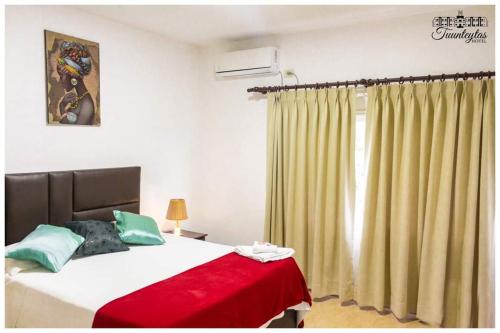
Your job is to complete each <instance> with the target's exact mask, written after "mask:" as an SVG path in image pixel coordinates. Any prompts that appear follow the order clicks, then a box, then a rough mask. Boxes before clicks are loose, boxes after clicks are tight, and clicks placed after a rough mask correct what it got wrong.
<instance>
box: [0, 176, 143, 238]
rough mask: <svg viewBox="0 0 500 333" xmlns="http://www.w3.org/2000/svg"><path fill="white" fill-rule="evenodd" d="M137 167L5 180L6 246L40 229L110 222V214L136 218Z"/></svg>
mask: <svg viewBox="0 0 500 333" xmlns="http://www.w3.org/2000/svg"><path fill="white" fill-rule="evenodd" d="M140 183H141V168H140V167H126V168H111V169H93V170H73V171H54V172H36V173H22V174H7V175H5V243H6V244H7V245H8V244H12V243H15V242H18V241H20V240H21V239H23V238H24V237H25V236H26V235H27V234H29V233H30V232H31V231H33V230H34V229H35V227H36V226H37V225H39V224H53V225H63V224H64V222H66V221H71V220H80V221H81V220H88V219H97V220H103V221H113V220H114V217H113V210H114V209H119V210H123V211H128V212H132V213H139V208H140Z"/></svg>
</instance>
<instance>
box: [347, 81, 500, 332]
mask: <svg viewBox="0 0 500 333" xmlns="http://www.w3.org/2000/svg"><path fill="white" fill-rule="evenodd" d="M367 112H368V117H367V149H368V153H367V156H368V175H367V189H366V199H365V217H364V229H363V237H362V247H361V255H360V264H359V276H358V279H357V296H356V299H357V301H358V304H359V305H361V306H373V307H375V308H376V309H377V310H380V311H382V310H383V309H384V308H390V309H391V310H392V312H393V313H394V314H395V315H396V316H397V317H398V318H406V317H408V316H409V314H416V316H417V317H418V318H419V319H420V320H423V321H425V322H428V323H431V324H434V325H443V326H446V327H477V326H479V327H493V325H494V296H493V295H494V275H493V272H494V267H493V263H494V259H493V254H494V253H493V252H494V249H493V220H494V80H468V81H455V82H438V83H423V84H404V85H383V86H375V87H370V88H368V111H367Z"/></svg>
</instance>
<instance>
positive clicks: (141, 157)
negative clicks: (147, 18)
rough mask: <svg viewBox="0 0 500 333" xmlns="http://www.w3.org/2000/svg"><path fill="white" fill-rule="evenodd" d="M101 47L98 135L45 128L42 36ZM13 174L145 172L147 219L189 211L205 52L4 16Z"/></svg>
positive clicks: (24, 14) (72, 24) (95, 24)
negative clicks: (177, 200) (174, 203)
mask: <svg viewBox="0 0 500 333" xmlns="http://www.w3.org/2000/svg"><path fill="white" fill-rule="evenodd" d="M44 29H48V30H52V31H56V32H60V33H64V34H68V35H73V36H77V37H81V38H84V39H88V40H92V41H96V42H98V43H99V44H100V69H101V75H100V83H101V115H102V117H101V119H102V121H101V123H102V124H101V126H100V127H81V126H74V127H73V126H70V127H67V126H59V127H57V126H47V125H46V120H45V119H46V109H45V106H46V102H45V67H44V66H45V62H44V61H45V60H44V36H43V30H44ZM5 30H6V42H5V49H6V79H5V85H6V101H5V108H6V115H5V129H6V141H5V146H6V147H5V154H6V156H5V157H6V158H5V169H6V172H8V173H10V172H32V171H46V170H68V169H86V168H103V167H118V166H131V165H140V166H142V188H141V196H142V200H141V204H142V207H141V211H142V212H143V213H145V214H149V215H151V216H153V217H155V218H156V220H157V221H158V222H160V223H163V221H164V217H165V213H166V208H167V204H168V199H169V198H172V197H184V198H187V200H188V202H190V197H191V185H192V184H191V181H192V174H193V172H194V171H193V169H192V167H193V166H194V165H195V164H196V161H197V159H196V158H195V154H194V152H193V148H194V147H195V144H196V141H197V137H196V135H195V132H196V131H195V128H196V119H197V118H196V114H195V112H194V110H196V109H197V107H196V103H197V101H196V98H194V97H193V95H194V93H195V92H196V91H197V90H199V89H198V82H199V81H198V69H197V66H198V64H199V52H198V49H197V48H195V47H193V46H189V45H186V44H182V43H179V42H175V41H172V40H168V39H166V38H163V37H160V36H158V35H155V34H151V33H146V32H142V31H140V30H137V29H134V28H130V27H128V26H125V25H121V24H118V23H114V22H112V21H109V20H105V19H101V18H99V17H97V16H93V15H89V14H86V13H84V12H81V11H78V10H75V9H73V8H71V7H62V6H61V7H58V6H7V7H6V25H5Z"/></svg>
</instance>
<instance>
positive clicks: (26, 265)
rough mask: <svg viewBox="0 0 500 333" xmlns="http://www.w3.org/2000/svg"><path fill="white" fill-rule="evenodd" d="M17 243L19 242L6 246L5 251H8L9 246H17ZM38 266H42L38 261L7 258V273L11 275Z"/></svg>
mask: <svg viewBox="0 0 500 333" xmlns="http://www.w3.org/2000/svg"><path fill="white" fill-rule="evenodd" d="M16 244H17V243H15V244H11V245H9V246H6V247H5V251H7V250H8V249H9V248H13V247H15V246H16ZM37 267H40V264H39V263H37V262H36V261H31V260H17V259H12V258H5V274H7V275H9V276H14V275H16V274H17V273H19V272H22V271H26V270H28V269H33V268H37Z"/></svg>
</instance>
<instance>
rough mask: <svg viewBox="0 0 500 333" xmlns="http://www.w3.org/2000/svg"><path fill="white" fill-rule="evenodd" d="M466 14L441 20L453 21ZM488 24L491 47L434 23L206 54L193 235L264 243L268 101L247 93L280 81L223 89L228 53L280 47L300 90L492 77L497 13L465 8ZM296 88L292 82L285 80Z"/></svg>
mask: <svg viewBox="0 0 500 333" xmlns="http://www.w3.org/2000/svg"><path fill="white" fill-rule="evenodd" d="M462 8H463V6H459V7H453V6H450V10H449V11H447V12H445V13H442V14H444V15H446V16H454V15H456V14H457V10H458V9H462ZM465 14H466V15H474V16H475V15H481V16H487V17H488V19H489V27H488V28H487V29H486V31H487V33H488V38H487V40H488V42H487V43H486V44H466V43H464V42H463V41H461V40H441V41H435V40H433V39H432V38H431V36H430V35H431V32H432V31H433V28H432V24H431V22H432V18H433V16H434V15H429V14H427V15H421V16H414V17H410V18H406V19H404V20H401V21H399V20H393V21H386V22H375V23H366V24H358V25H355V26H350V27H345V28H343V29H335V30H330V31H321V32H308V33H301V34H293V35H288V36H275V37H270V38H260V39H253V40H246V41H241V42H237V43H232V44H227V45H221V46H219V47H211V48H206V49H204V50H203V64H202V68H201V71H202V74H201V79H200V81H201V82H202V83H203V84H204V87H205V88H204V89H203V90H202V93H203V94H204V95H203V98H202V102H203V107H202V109H201V111H202V113H201V114H200V116H201V117H202V118H201V119H202V120H201V124H202V127H201V128H200V135H201V138H200V144H199V145H198V146H197V148H198V150H197V153H196V155H197V156H196V158H197V160H198V161H199V162H198V163H197V164H196V165H195V168H196V169H195V172H194V176H195V178H194V184H195V185H194V188H195V190H194V192H193V200H192V202H191V217H192V219H191V221H192V222H191V223H192V225H193V228H195V229H199V230H204V231H207V232H208V233H209V234H210V235H211V240H214V241H219V242H227V243H231V244H237V243H248V242H251V241H253V240H257V239H261V238H262V237H263V224H264V208H265V178H266V174H265V165H266V160H265V159H266V153H265V149H266V101H265V99H256V98H258V97H257V96H254V95H251V94H248V93H246V89H247V88H249V87H253V86H262V85H277V84H279V77H271V78H254V79H233V80H226V81H217V80H215V79H214V76H213V65H214V60H215V59H216V57H217V54H218V52H220V51H221V50H223V49H244V48H251V47H260V46H278V47H279V48H280V55H281V68H282V69H286V68H293V69H295V71H296V73H297V75H298V76H299V78H300V81H301V83H306V82H308V83H314V82H324V81H336V80H346V79H349V80H356V79H360V78H383V77H399V76H401V75H405V76H406V75H422V74H424V75H426V74H441V73H455V72H473V71H480V70H494V68H495V61H494V40H495V37H494V30H495V29H494V23H495V20H494V7H493V6H485V7H474V8H469V7H468V8H465ZM285 82H286V83H288V84H294V79H286V80H285Z"/></svg>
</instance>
